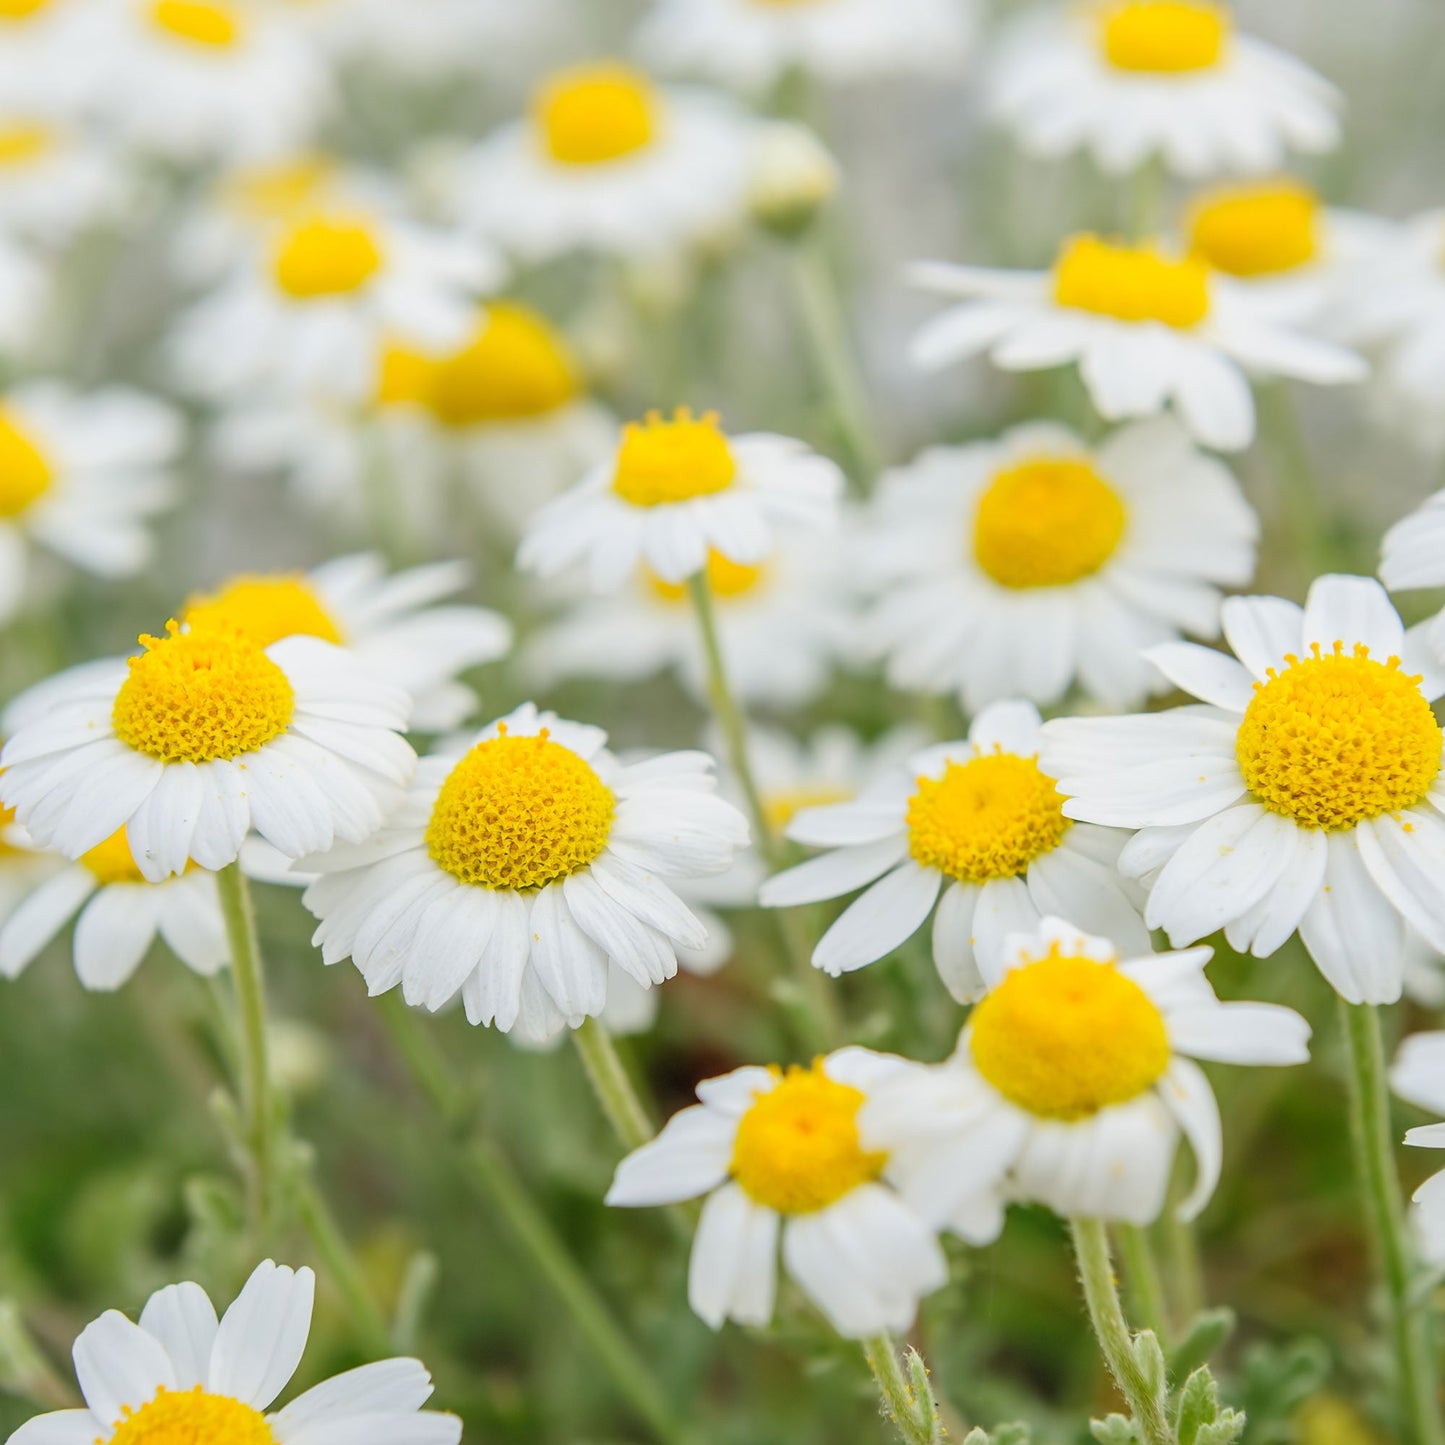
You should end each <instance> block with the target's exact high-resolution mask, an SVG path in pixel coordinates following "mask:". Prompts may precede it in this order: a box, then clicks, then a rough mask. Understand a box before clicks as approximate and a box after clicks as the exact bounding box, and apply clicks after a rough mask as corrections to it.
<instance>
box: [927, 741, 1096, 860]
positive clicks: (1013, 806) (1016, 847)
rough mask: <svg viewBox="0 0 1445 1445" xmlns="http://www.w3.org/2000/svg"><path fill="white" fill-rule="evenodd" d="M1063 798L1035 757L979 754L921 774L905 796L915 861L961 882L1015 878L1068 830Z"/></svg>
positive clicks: (1056, 844)
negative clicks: (940, 773)
mask: <svg viewBox="0 0 1445 1445" xmlns="http://www.w3.org/2000/svg"><path fill="white" fill-rule="evenodd" d="M1063 808H1064V797H1063V794H1062V793H1060V792H1059V790H1058V789H1057V788H1056V787H1055V786H1054V780H1053V779H1052V778H1051V777H1049V776H1048V775H1047V774H1046V773H1044V772H1043V771H1042V770H1041V769H1040V768H1039V765H1038V762H1037V761H1036V760H1035V759H1034V758H1024V757H1020V756H1019V755H1018V754H1017V753H1004V752H994V753H984V754H982V755H980V756H979V757H976V758H972V759H970V760H969V761H968V762H966V763H949V765H948V768H947V770H946V771H945V772H944V774H943V776H942V777H941V778H919V780H918V787H917V791H915V793H914V794H913V796H912V797H911V798H910V799H909V800H908V819H907V821H908V848H909V851H910V852H911V853H912V855H913V858H914V860H915V862H918V863H920V864H922V865H923V867H925V868H937V869H939V870H940V871H942V872H944V873H946V874H947V875H948V876H949V877H950V878H956V879H957V880H958V881H959V882H960V883H985V882H987V881H988V880H989V879H990V878H1014V877H1017V876H1018V875H1019V874H1020V873H1022V872H1023V871H1024V870H1025V869H1026V868H1027V867H1028V866H1029V864H1030V863H1032V862H1033V861H1034V859H1035V858H1037V857H1039V856H1040V855H1041V854H1044V853H1048V852H1050V851H1051V850H1052V849H1054V848H1057V847H1058V846H1059V844H1060V843H1061V842H1062V841H1063V837H1064V834H1065V833H1066V832H1067V831H1068V828H1069V820H1068V819H1067V818H1066V817H1064V811H1063Z"/></svg>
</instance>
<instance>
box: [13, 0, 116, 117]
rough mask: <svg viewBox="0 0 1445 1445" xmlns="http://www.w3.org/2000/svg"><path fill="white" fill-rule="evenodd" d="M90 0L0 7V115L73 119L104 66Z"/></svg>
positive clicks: (17, 0) (28, 1)
mask: <svg viewBox="0 0 1445 1445" xmlns="http://www.w3.org/2000/svg"><path fill="white" fill-rule="evenodd" d="M97 15H98V10H97V7H96V5H95V4H94V3H93V0H12V3H10V4H7V5H4V6H3V7H0V111H6V112H8V111H11V110H14V111H17V112H23V113H24V114H27V115H34V116H37V117H40V116H43V117H47V118H49V119H51V120H62V121H63V120H73V119H75V118H76V117H77V116H78V115H79V114H80V112H81V111H82V110H83V109H84V108H85V106H86V103H87V102H88V101H89V100H90V98H91V96H92V94H93V91H94V87H95V84H96V80H97V77H98V74H99V73H100V72H101V70H102V68H103V64H104V59H103V55H102V52H100V51H99V50H98V49H97V42H98V39H99V33H98V28H97V23H96V22H97Z"/></svg>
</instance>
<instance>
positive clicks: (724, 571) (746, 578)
mask: <svg viewBox="0 0 1445 1445" xmlns="http://www.w3.org/2000/svg"><path fill="white" fill-rule="evenodd" d="M706 571H707V588H708V591H709V592H711V593H712V595H713V596H714V597H716V598H719V599H720V600H723V601H726V600H728V599H729V598H733V597H746V596H747V594H748V593H749V592H751V591H752V590H753V589H754V588H755V587H757V585H758V583H759V582H761V581H762V580H763V578H764V577H765V576H767V571H768V569H767V567H766V566H764V565H763V564H762V563H759V564H758V565H757V566H754V565H753V564H752V563H751V562H733V561H731V560H730V559H729V558H727V557H724V556H723V554H722V553H721V552H719V551H718V550H717V549H716V548H715V547H709V548H708V553H707V568H706ZM642 575H643V578H644V579H645V580H646V582H647V585H648V586H649V587H650V588H651V589H652V591H653V592H655V593H656V594H657V596H659V597H661V598H662V600H663V601H664V602H679V603H680V602H685V601H686V600H687V584H686V583H684V582H665V581H664V580H663V579H662V578H661V577H659V576H658V575H657V573H656V572H654V571H653V570H652V569H651V568H650V567H644V568H643V571H642Z"/></svg>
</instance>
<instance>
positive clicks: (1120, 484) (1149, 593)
mask: <svg viewBox="0 0 1445 1445" xmlns="http://www.w3.org/2000/svg"><path fill="white" fill-rule="evenodd" d="M856 534H857V535H856V546H855V547H854V549H853V550H854V556H855V563H856V573H857V576H858V577H859V579H860V581H861V582H862V583H863V584H864V585H865V586H866V587H867V588H868V590H869V591H870V592H871V593H873V595H874V596H875V597H876V599H877V600H876V602H875V604H874V607H873V609H872V611H871V613H870V614H869V616H868V617H867V618H866V619H865V622H864V625H863V636H864V641H865V644H866V645H867V646H868V647H869V649H870V650H871V651H873V652H875V653H877V654H881V655H883V656H885V657H886V658H887V660H888V680H889V681H890V682H891V683H892V684H893V685H894V686H895V687H900V688H904V689H907V690H910V691H921V692H936V693H948V692H954V693H957V695H958V697H959V699H960V701H961V702H962V705H963V707H964V709H965V711H967V712H970V713H973V712H976V711H978V709H979V708H982V707H986V706H987V705H988V704H989V703H992V702H996V701H998V700H999V699H1000V698H1004V697H1026V698H1029V699H1030V700H1031V701H1033V702H1036V703H1040V704H1049V703H1055V702H1058V700H1059V699H1060V698H1061V697H1063V696H1064V694H1065V693H1066V692H1067V691H1068V689H1069V688H1070V687H1072V686H1075V685H1077V686H1079V687H1080V688H1082V689H1083V690H1084V692H1086V693H1087V694H1088V695H1089V696H1090V697H1091V698H1094V699H1096V700H1098V701H1100V702H1104V703H1107V704H1111V705H1113V706H1116V707H1131V706H1136V705H1138V704H1139V703H1140V702H1142V701H1143V700H1144V698H1145V697H1146V696H1147V695H1148V694H1149V693H1151V692H1159V691H1162V690H1163V688H1164V687H1165V683H1164V682H1163V679H1162V678H1160V677H1159V675H1158V672H1157V670H1156V669H1155V668H1153V667H1151V666H1150V664H1149V663H1148V662H1146V661H1144V660H1143V659H1142V658H1141V657H1140V656H1139V652H1140V649H1141V648H1144V647H1148V646H1150V645H1151V644H1153V643H1156V642H1164V641H1167V640H1169V639H1172V638H1176V637H1178V636H1179V634H1180V633H1181V632H1189V633H1192V634H1193V635H1194V636H1196V637H1216V636H1218V633H1219V603H1220V591H1219V589H1220V588H1221V587H1226V586H1240V585H1242V584H1243V583H1246V582H1248V581H1249V579H1250V578H1251V577H1252V576H1253V575H1254V561H1255V551H1256V547H1257V543H1258V536H1259V522H1258V520H1257V518H1256V517H1255V514H1254V512H1253V510H1252V509H1251V507H1250V506H1249V504H1248V502H1246V501H1245V499H1244V497H1243V495H1242V493H1241V492H1240V490H1239V487H1238V485H1237V484H1236V482H1235V480H1234V478H1233V477H1232V476H1231V475H1230V473H1229V471H1228V469H1227V468H1225V467H1224V466H1223V465H1222V464H1221V463H1220V462H1219V461H1217V460H1215V459H1214V458H1213V457H1210V456H1207V455H1206V454H1204V453H1202V452H1200V451H1198V450H1197V449H1196V448H1195V447H1194V446H1193V444H1192V443H1191V442H1190V440H1189V438H1188V436H1187V435H1186V434H1185V433H1184V431H1183V430H1182V429H1181V428H1180V427H1179V425H1178V424H1177V423H1176V422H1175V421H1174V420H1173V418H1172V417H1167V416H1164V417H1157V418H1155V419H1153V420H1151V421H1144V422H1135V423H1133V424H1131V425H1129V426H1126V427H1123V428H1121V429H1120V430H1118V431H1117V432H1115V433H1113V435H1111V436H1109V437H1107V438H1106V439H1105V440H1104V441H1102V442H1100V443H1099V444H1098V445H1097V446H1094V447H1092V448H1091V447H1089V446H1088V445H1087V444H1086V443H1085V442H1084V441H1083V440H1082V439H1080V438H1079V437H1077V436H1075V435H1074V433H1072V432H1071V431H1069V430H1068V429H1067V428H1064V427H1060V426H1056V425H1053V424H1051V423H1047V422H1038V423H1032V424H1029V425H1026V426H1021V427H1018V428H1016V429H1015V430H1013V431H1011V432H1008V433H1007V434H1006V435H1005V436H1003V437H1002V438H1001V439H1000V440H999V441H997V442H977V443H974V444H972V445H969V446H958V447H935V448H932V449H930V450H929V451H926V452H924V453H923V454H922V456H920V457H919V458H918V459H917V460H916V461H914V462H912V463H910V464H909V465H908V466H906V467H900V468H898V469H896V470H895V471H892V472H890V473H888V474H887V475H885V477H884V479H883V483H882V486H881V487H880V488H879V490H878V493H877V496H876V498H875V500H874V501H873V503H872V505H871V506H870V507H869V508H868V509H867V510H866V511H865V512H864V513H863V515H862V517H861V518H860V519H859V524H858V526H857V528H856Z"/></svg>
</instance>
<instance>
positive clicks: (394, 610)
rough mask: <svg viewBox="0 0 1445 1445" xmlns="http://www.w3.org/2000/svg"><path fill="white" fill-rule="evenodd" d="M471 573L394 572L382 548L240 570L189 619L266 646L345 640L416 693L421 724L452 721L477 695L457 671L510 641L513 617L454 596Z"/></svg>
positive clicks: (440, 567)
mask: <svg viewBox="0 0 1445 1445" xmlns="http://www.w3.org/2000/svg"><path fill="white" fill-rule="evenodd" d="M470 580H471V569H470V567H468V565H467V564H466V563H465V562H433V563H429V564H428V565H427V566H424V567H411V568H408V569H407V570H406V571H403V572H397V573H395V574H393V575H392V576H390V577H388V576H387V574H386V562H385V561H384V559H383V558H381V557H380V556H378V555H377V554H376V553H374V552H363V553H358V554H356V555H354V556H349V557H336V558H333V559H332V560H331V561H330V562H326V563H324V564H323V565H322V566H320V567H317V568H316V569H314V570H313V571H311V572H308V573H305V574H301V573H271V574H251V573H248V574H242V575H240V576H237V577H232V578H230V579H229V580H227V581H226V582H223V583H222V584H221V585H220V586H219V587H218V588H217V589H216V590H215V591H214V592H211V593H203V594H199V595H197V596H195V597H192V598H191V599H190V601H189V602H187V603H186V610H185V612H184V613H183V614H182V617H181V620H182V622H183V623H185V624H187V625H189V626H191V627H192V628H196V629H206V628H210V627H213V626H216V625H218V624H219V625H221V626H225V627H231V628H234V629H236V630H237V631H240V632H242V633H243V634H244V635H245V636H247V637H249V638H250V639H251V641H252V642H254V643H255V644H256V645H257V646H258V647H270V646H271V644H272V643H275V642H280V641H281V639H282V638H284V637H319V638H322V639H323V640H324V641H326V642H331V643H335V644H336V645H337V646H339V647H344V648H346V649H347V650H348V651H349V652H350V653H351V655H352V656H353V657H355V659H356V660H357V662H358V663H360V664H361V665H362V666H363V667H364V668H366V669H367V670H368V671H370V672H371V673H372V674H373V675H374V676H375V677H377V678H380V679H384V680H385V681H386V682H388V683H390V684H391V685H392V686H394V687H399V688H402V689H403V690H404V691H406V692H407V693H409V694H410V695H411V698H412V710H411V718H410V724H411V726H412V727H413V728H416V729H418V730H419V731H421V732H442V731H445V730H446V729H448V728H454V727H456V726H457V725H458V724H460V723H461V722H462V721H463V719H465V718H466V717H467V715H468V714H469V713H470V712H471V711H472V709H473V708H474V707H475V706H476V702H477V695H476V693H474V692H473V691H472V690H471V688H469V687H466V686H465V685H464V684H462V683H460V682H458V681H457V677H458V674H460V673H462V672H465V671H466V670H467V669H468V668H471V667H476V666H478V665H480V664H481V663H484V662H495V661H496V660H497V659H498V658H499V657H501V656H503V655H504V654H505V653H506V651H507V649H508V647H509V646H510V645H511V640H512V628H511V624H510V623H508V622H507V620H506V619H505V618H504V617H502V616H500V615H499V614H498V613H496V612H493V611H491V610H490V609H489V608H486V607H473V606H469V605H466V604H463V603H458V602H447V600H446V599H448V598H450V597H454V596H455V595H456V593H458V592H460V591H461V590H462V589H463V588H465V587H466V586H467V584H468V582H469V581H470Z"/></svg>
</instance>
